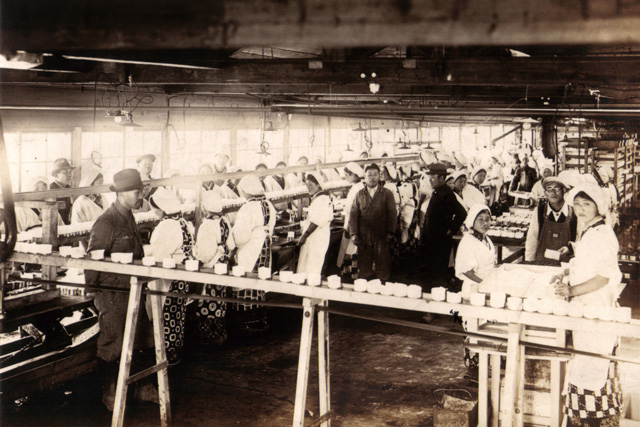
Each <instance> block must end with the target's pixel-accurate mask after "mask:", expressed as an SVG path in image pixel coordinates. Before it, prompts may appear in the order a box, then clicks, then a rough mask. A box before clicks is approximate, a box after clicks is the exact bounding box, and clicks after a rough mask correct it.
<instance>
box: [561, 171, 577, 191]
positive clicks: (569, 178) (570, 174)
mask: <svg viewBox="0 0 640 427" xmlns="http://www.w3.org/2000/svg"><path fill="white" fill-rule="evenodd" d="M558 178H559V179H560V180H562V182H563V183H564V185H566V186H567V187H568V188H572V187H575V186H576V185H578V184H579V183H580V182H582V179H581V178H580V172H579V171H577V170H575V169H566V170H563V171H562V172H560V173H559V174H558Z"/></svg>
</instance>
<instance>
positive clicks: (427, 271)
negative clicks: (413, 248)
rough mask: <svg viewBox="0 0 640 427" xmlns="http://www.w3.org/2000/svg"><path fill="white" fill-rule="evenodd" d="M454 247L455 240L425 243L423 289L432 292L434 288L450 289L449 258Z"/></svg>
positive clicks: (448, 239) (447, 239)
mask: <svg viewBox="0 0 640 427" xmlns="http://www.w3.org/2000/svg"><path fill="white" fill-rule="evenodd" d="M452 246H453V239H451V238H450V237H449V238H446V239H439V240H437V241H433V240H432V241H428V240H427V241H425V242H424V246H423V254H424V256H423V263H422V271H423V272H424V279H423V280H422V284H421V285H422V289H423V290H424V291H425V292H430V291H431V289H432V288H435V287H438V286H444V287H445V288H447V289H449V287H450V286H449V285H450V282H449V280H448V270H449V256H450V254H451V248H452Z"/></svg>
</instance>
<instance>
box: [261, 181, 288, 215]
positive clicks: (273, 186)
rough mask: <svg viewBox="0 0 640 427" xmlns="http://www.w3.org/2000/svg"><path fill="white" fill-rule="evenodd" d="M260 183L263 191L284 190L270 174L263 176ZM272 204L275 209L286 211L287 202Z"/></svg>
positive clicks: (274, 191) (275, 191)
mask: <svg viewBox="0 0 640 427" xmlns="http://www.w3.org/2000/svg"><path fill="white" fill-rule="evenodd" d="M262 184H263V185H264V191H265V192H267V193H278V192H280V193H281V192H282V191H284V188H282V186H281V185H280V184H278V181H276V179H275V178H274V177H273V176H271V175H268V176H265V177H264V181H263V182H262ZM273 206H274V207H275V208H276V210H277V211H286V210H287V208H288V207H289V204H288V203H287V202H280V203H274V205H273Z"/></svg>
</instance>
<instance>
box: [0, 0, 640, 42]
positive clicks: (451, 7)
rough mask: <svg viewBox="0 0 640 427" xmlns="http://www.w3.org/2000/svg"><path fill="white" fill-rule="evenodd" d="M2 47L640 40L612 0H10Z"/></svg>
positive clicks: (632, 20)
mask: <svg viewBox="0 0 640 427" xmlns="http://www.w3.org/2000/svg"><path fill="white" fill-rule="evenodd" d="M0 28H2V38H1V41H0V48H1V49H2V50H5V51H15V50H26V51H36V52H43V51H46V50H47V49H54V50H63V49H89V50H96V49H97V50H117V49H140V50H143V49H220V48H233V47H244V46H278V45H290V44H295V45H299V46H321V47H323V48H339V47H363V46H364V47H375V46H440V45H446V46H465V45H467V46H477V45H489V46H496V45H503V46H504V45H516V44H518V45H531V44H543V45H550V44H568V45H571V44H628V43H640V4H638V3H637V2H622V1H615V2H614V1H611V0H589V1H584V0H568V1H557V0H536V1H526V2H525V1H512V0H476V1H442V0H408V1H398V0H364V1H363V0H300V1H295V2H288V1H281V0H266V1H265V0H234V1H201V0H181V1H177V0H163V1H159V0H136V1H131V0H110V1H86V0H65V1H64V2H52V1H50V0H3V1H2V2H1V3H0Z"/></svg>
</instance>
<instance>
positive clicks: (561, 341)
mask: <svg viewBox="0 0 640 427" xmlns="http://www.w3.org/2000/svg"><path fill="white" fill-rule="evenodd" d="M566 338H567V336H566V331H565V330H564V329H556V339H555V343H554V345H555V346H558V347H564V346H565V345H566ZM564 366H565V362H564V361H561V360H557V359H553V360H551V386H550V387H551V390H550V393H551V404H550V423H551V427H560V425H561V423H562V416H563V414H562V387H563V386H564Z"/></svg>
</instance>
